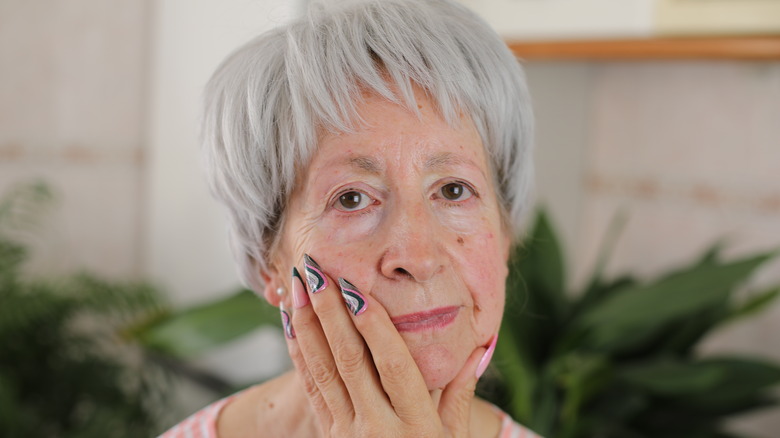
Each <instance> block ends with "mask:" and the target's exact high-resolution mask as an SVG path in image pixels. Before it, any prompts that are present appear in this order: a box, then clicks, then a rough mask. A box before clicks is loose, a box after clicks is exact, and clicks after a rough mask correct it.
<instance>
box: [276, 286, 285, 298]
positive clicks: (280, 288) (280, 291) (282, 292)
mask: <svg viewBox="0 0 780 438" xmlns="http://www.w3.org/2000/svg"><path fill="white" fill-rule="evenodd" d="M285 292H286V291H285V290H284V288H283V287H279V288H276V295H277V296H279V297H283V296H284V294H285Z"/></svg>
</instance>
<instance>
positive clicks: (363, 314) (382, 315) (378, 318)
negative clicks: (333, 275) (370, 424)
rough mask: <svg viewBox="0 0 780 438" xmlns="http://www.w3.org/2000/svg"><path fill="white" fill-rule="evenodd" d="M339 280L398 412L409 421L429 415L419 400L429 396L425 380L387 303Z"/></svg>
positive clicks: (358, 328)
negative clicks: (387, 309)
mask: <svg viewBox="0 0 780 438" xmlns="http://www.w3.org/2000/svg"><path fill="white" fill-rule="evenodd" d="M339 282H340V285H341V289H342V293H343V294H344V295H345V301H347V305H348V306H349V308H350V310H351V311H352V320H353V323H354V325H355V327H356V329H357V331H358V332H359V334H360V336H361V337H362V338H363V340H364V341H365V344H366V345H367V346H368V350H369V352H370V355H371V359H372V360H373V364H374V367H375V369H376V371H377V372H378V376H379V377H378V379H379V381H380V382H381V389H382V391H383V392H384V393H385V394H387V397H388V398H389V401H390V404H391V405H392V407H393V409H394V410H395V413H396V415H397V416H398V417H399V419H401V420H402V421H403V422H405V423H407V424H409V423H414V422H416V421H417V420H420V419H421V418H430V415H431V414H432V413H433V412H429V411H428V410H427V409H426V408H425V406H424V405H423V404H421V403H420V401H421V400H426V399H427V400H429V399H430V396H429V394H428V388H427V386H426V385H425V380H424V379H423V377H422V374H421V373H420V370H419V368H418V367H417V364H416V363H415V362H414V358H413V357H412V355H411V354H410V353H409V349H408V347H407V346H406V342H404V340H403V338H402V337H401V335H400V334H399V333H398V330H397V329H396V328H395V325H393V323H392V321H391V320H390V316H389V315H388V314H387V312H386V311H385V309H384V307H382V305H381V304H379V302H377V301H376V300H374V299H373V297H372V296H371V295H370V294H363V293H361V292H360V291H359V290H358V288H357V287H355V285H353V284H352V283H350V282H348V281H345V280H344V279H340V281H339ZM359 305H362V307H358V306H359Z"/></svg>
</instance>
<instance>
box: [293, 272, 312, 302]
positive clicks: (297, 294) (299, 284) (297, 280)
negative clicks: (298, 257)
mask: <svg viewBox="0 0 780 438" xmlns="http://www.w3.org/2000/svg"><path fill="white" fill-rule="evenodd" d="M291 289H292V296H293V307H295V308H296V309H300V308H301V307H303V306H305V305H307V304H309V296H308V295H306V289H305V288H304V286H303V278H301V273H300V272H298V268H296V267H294V266H293V268H292V287H291Z"/></svg>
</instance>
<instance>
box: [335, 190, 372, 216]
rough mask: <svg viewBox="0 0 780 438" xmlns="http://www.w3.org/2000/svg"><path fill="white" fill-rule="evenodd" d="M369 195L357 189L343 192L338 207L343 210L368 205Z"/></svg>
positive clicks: (351, 209)
mask: <svg viewBox="0 0 780 438" xmlns="http://www.w3.org/2000/svg"><path fill="white" fill-rule="evenodd" d="M368 201H369V197H368V196H366V195H364V194H362V193H360V192H356V191H354V190H353V191H350V192H346V193H343V194H342V195H341V196H339V200H338V202H337V203H336V209H338V210H341V211H356V210H361V209H363V208H366V207H367V206H368Z"/></svg>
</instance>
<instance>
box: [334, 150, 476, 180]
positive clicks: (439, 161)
mask: <svg viewBox="0 0 780 438" xmlns="http://www.w3.org/2000/svg"><path fill="white" fill-rule="evenodd" d="M348 163H349V165H350V166H351V167H354V168H357V169H359V170H361V171H363V172H366V173H370V174H375V175H378V174H381V173H382V170H383V167H382V165H381V164H380V163H379V162H378V161H377V160H375V159H374V158H371V157H369V156H365V155H361V156H358V157H352V158H350V159H349V160H348ZM459 165H467V166H473V167H478V166H476V164H475V163H474V162H473V161H471V160H470V159H468V158H463V157H460V156H458V155H455V154H453V153H452V152H441V153H438V154H436V155H434V156H432V157H430V158H428V159H427V160H425V164H424V168H425V169H426V170H442V169H443V168H446V167H452V166H459ZM480 172H481V170H480Z"/></svg>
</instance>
